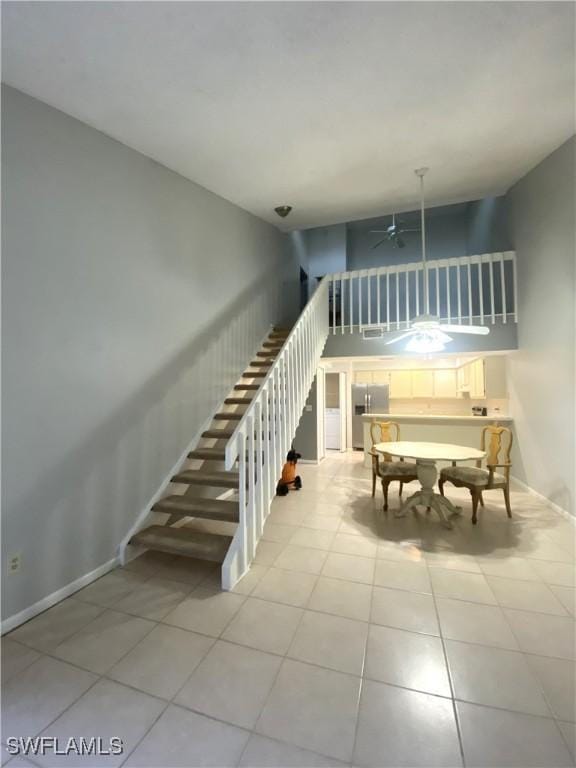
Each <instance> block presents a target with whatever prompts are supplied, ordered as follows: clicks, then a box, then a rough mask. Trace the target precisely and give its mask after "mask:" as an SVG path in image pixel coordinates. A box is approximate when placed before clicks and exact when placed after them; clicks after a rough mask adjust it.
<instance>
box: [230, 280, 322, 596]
mask: <svg viewBox="0 0 576 768" xmlns="http://www.w3.org/2000/svg"><path fill="white" fill-rule="evenodd" d="M328 322H329V318H328V280H327V278H324V279H323V280H322V281H321V283H320V284H319V286H318V288H317V289H316V292H315V293H314V295H313V296H312V298H311V299H310V301H309V302H308V304H307V305H306V307H305V308H304V311H303V312H302V314H301V315H300V317H299V318H298V320H297V322H296V324H295V326H294V327H293V328H292V330H291V332H290V334H289V336H288V338H287V339H286V341H285V343H284V345H283V346H282V349H281V350H280V353H279V354H278V356H277V357H276V359H275V360H274V363H273V364H272V366H271V367H270V369H269V371H268V373H267V375H266V377H265V378H264V380H263V382H262V386H261V387H260V389H259V390H258V392H257V393H256V396H255V397H254V399H253V400H252V402H251V403H250V405H249V406H248V407H247V409H246V411H245V413H244V415H243V416H242V418H241V419H240V421H239V422H238V426H237V427H236V429H235V430H234V433H233V434H232V436H231V437H230V439H229V440H228V443H227V444H226V459H225V468H226V470H228V471H229V470H231V469H233V468H234V466H235V464H236V462H238V471H239V486H238V487H239V491H238V493H239V524H238V527H237V529H236V532H235V534H234V538H233V540H232V543H231V545H230V548H229V550H228V553H227V555H226V558H225V560H224V562H223V564H222V587H223V589H232V587H233V586H234V585H235V584H236V583H237V581H238V580H239V579H240V578H241V577H242V576H243V575H244V573H245V572H246V570H247V569H248V567H249V566H250V563H251V562H252V560H253V558H254V554H255V551H256V545H257V544H258V541H259V539H260V537H261V535H262V531H263V528H264V522H265V520H266V517H267V516H268V512H269V510H270V504H271V502H272V499H273V498H274V495H275V492H276V484H277V482H278V480H279V477H280V472H281V470H282V465H283V463H284V460H285V456H286V453H287V452H288V450H289V449H290V446H291V443H292V440H293V438H294V434H295V432H296V428H297V427H298V423H299V421H300V417H301V415H302V411H303V410H304V406H305V404H306V399H307V397H308V393H309V391H310V387H311V386H312V382H313V381H314V376H315V374H316V368H317V366H318V363H319V361H320V357H321V355H322V351H323V349H324V345H325V344H326V339H327V338H328Z"/></svg>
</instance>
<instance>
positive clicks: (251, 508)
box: [245, 414, 256, 563]
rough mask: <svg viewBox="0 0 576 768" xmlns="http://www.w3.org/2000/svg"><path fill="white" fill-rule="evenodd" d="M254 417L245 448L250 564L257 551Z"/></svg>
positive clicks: (247, 423)
mask: <svg viewBox="0 0 576 768" xmlns="http://www.w3.org/2000/svg"><path fill="white" fill-rule="evenodd" d="M254 426H255V425H254V416H252V415H251V414H250V415H249V416H248V418H247V420H246V429H247V430H248V440H247V445H246V446H245V447H246V449H247V452H248V499H247V504H246V518H247V534H248V536H247V541H246V543H247V547H246V551H247V553H248V562H249V563H250V562H252V558H253V557H254V553H255V551H256V535H255V534H256V531H255V527H256V489H255V485H254V477H255V469H256V464H255V461H254V450H255V447H256V446H255V445H254Z"/></svg>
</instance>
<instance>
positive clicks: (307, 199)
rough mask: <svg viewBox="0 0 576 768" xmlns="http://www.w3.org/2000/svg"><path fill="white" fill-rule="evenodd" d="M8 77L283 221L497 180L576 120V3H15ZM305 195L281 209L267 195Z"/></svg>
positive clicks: (439, 196)
mask: <svg viewBox="0 0 576 768" xmlns="http://www.w3.org/2000/svg"><path fill="white" fill-rule="evenodd" d="M2 11H3V77H4V80H5V81H6V82H7V83H9V84H10V85H13V86H14V87H16V88H19V89H21V90H22V91H25V92H26V93H28V94H31V95H32V96H35V97H37V98H39V99H41V100H43V101H45V102H47V103H48V104H51V105H53V106H55V107H58V108H59V109H61V110H63V111H64V112H67V113H68V114H70V115H73V116H74V117H77V118H79V119H80V120H83V121H84V122H86V123H88V124H89V125H92V126H94V127H95V128H98V129H100V130H101V131H103V132H104V133H106V134H108V135H110V136H112V137H114V138H115V139H118V140H119V141H122V142H124V143H125V144H127V145H128V146H130V147H133V148H134V149H137V150H139V151H140V152H143V153H144V154H145V155H148V156H149V157H151V158H154V159H155V160H157V161H159V162H160V163H163V164H164V165H166V166H168V167H169V168H171V169H173V170H175V171H178V172H179V173H181V174H183V175H184V176H186V177H188V178H190V179H193V180H194V181H195V182H197V183H198V184H201V185H202V186H204V187H207V188H208V189H210V190H212V191H213V192H216V193H217V194H219V195H222V196H223V197H225V198H227V199H228V200H231V201H232V202H234V203H236V204H238V205H239V206H241V207H242V208H245V209H246V210H248V211H251V212H252V213H254V214H256V215H257V216H260V217H261V218H263V219H267V220H268V221H271V222H273V223H275V224H276V225H279V226H281V227H283V228H286V229H294V228H299V227H311V226H318V225H324V224H330V223H334V222H340V221H346V220H351V219H357V218H367V217H371V216H377V215H380V214H382V213H387V212H391V211H392V210H394V209H397V210H403V209H404V210H405V209H411V208H415V207H416V202H417V199H418V187H417V184H416V179H415V177H414V174H413V170H414V169H415V168H417V167H419V166H422V165H427V166H429V167H430V169H431V172H430V174H429V176H428V178H427V185H428V197H429V200H430V203H432V204H441V203H448V202H456V201H462V200H471V199H478V198H481V197H483V196H485V195H489V194H499V193H501V192H503V191H505V190H506V189H507V188H508V187H509V186H510V185H511V184H512V183H514V182H515V181H516V180H517V179H519V178H520V177H521V176H523V175H524V174H525V173H526V172H527V171H528V170H530V168H532V167H533V166H534V165H536V164H537V163H538V162H539V161H540V160H541V159H543V158H544V157H545V156H546V155H547V154H549V153H550V152H551V151H552V150H554V149H555V148H556V147H558V146H559V145H560V144H562V143H563V142H564V141H565V140H566V139H568V138H569V137H570V136H571V135H572V134H573V133H574V5H573V4H572V3H570V2H523V3H516V2H486V3H485V2H422V3H420V2H366V3H364V2H336V3H332V2H232V3H228V2H197V3H196V2H120V3H116V2H36V3H33V2H32V3H29V2H5V3H3V7H2ZM284 203H288V204H290V205H292V206H294V211H293V213H292V214H291V215H290V217H289V218H288V219H286V220H285V221H284V222H281V221H280V220H279V219H278V217H277V216H276V215H275V214H274V213H273V211H272V209H273V208H274V207H275V206H277V205H280V204H284Z"/></svg>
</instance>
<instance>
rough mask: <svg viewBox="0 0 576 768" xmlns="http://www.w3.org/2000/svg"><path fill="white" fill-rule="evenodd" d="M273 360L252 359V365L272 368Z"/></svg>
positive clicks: (253, 366)
mask: <svg viewBox="0 0 576 768" xmlns="http://www.w3.org/2000/svg"><path fill="white" fill-rule="evenodd" d="M273 362H274V361H273V360H270V361H268V360H252V362H251V363H250V366H251V367H252V368H270V366H271V365H272V363H273Z"/></svg>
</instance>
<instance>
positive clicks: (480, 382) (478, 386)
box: [469, 360, 486, 400]
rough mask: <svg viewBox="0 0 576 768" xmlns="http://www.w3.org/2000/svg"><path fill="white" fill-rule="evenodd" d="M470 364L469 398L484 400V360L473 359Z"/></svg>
mask: <svg viewBox="0 0 576 768" xmlns="http://www.w3.org/2000/svg"><path fill="white" fill-rule="evenodd" d="M469 366H470V399H471V400H484V398H485V397H486V384H485V381H484V360H474V362H472V363H469Z"/></svg>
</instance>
